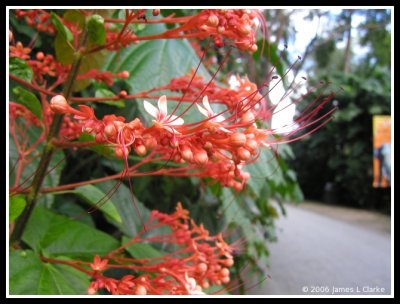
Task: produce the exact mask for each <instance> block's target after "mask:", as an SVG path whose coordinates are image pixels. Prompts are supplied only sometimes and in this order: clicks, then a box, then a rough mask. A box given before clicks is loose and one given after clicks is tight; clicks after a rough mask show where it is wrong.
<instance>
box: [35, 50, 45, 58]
mask: <svg viewBox="0 0 400 304" xmlns="http://www.w3.org/2000/svg"><path fill="white" fill-rule="evenodd" d="M36 59H37V60H43V59H44V54H43V52H38V53H37V54H36Z"/></svg>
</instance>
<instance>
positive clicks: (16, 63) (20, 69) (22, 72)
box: [9, 57, 33, 82]
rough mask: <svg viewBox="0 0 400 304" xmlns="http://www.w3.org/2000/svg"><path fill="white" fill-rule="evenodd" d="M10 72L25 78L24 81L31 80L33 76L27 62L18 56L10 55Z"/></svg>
mask: <svg viewBox="0 0 400 304" xmlns="http://www.w3.org/2000/svg"><path fill="white" fill-rule="evenodd" d="M9 69H10V74H13V75H15V76H17V77H18V78H21V79H22V80H25V81H26V82H31V80H32V77H33V71H32V68H31V67H30V65H28V63H27V62H26V61H25V60H23V59H21V58H18V57H10V65H9Z"/></svg>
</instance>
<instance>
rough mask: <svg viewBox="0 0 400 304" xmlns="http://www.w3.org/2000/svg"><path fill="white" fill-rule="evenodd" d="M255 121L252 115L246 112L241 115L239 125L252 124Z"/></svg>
mask: <svg viewBox="0 0 400 304" xmlns="http://www.w3.org/2000/svg"><path fill="white" fill-rule="evenodd" d="M254 120H255V117H254V114H253V113H252V112H250V111H247V112H245V113H243V115H242V116H241V117H240V122H241V123H246V124H247V123H253V122H254Z"/></svg>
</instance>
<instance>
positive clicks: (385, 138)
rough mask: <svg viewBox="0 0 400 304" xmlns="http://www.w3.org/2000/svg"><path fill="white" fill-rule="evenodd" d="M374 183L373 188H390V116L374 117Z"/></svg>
mask: <svg viewBox="0 0 400 304" xmlns="http://www.w3.org/2000/svg"><path fill="white" fill-rule="evenodd" d="M372 125H373V145H374V181H373V184H372V185H373V187H375V188H378V187H390V172H391V155H392V149H391V135H390V129H391V125H392V124H391V119H390V115H374V117H373V121H372Z"/></svg>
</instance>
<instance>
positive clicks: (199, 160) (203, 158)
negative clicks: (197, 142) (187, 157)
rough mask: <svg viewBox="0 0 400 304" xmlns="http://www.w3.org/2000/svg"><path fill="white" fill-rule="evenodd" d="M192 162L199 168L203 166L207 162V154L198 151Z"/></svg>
mask: <svg viewBox="0 0 400 304" xmlns="http://www.w3.org/2000/svg"><path fill="white" fill-rule="evenodd" d="M193 160H194V162H195V163H196V164H197V165H199V166H204V165H206V164H207V162H208V155H207V152H206V151H204V150H199V151H197V152H196V153H195V154H194V155H193Z"/></svg>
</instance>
